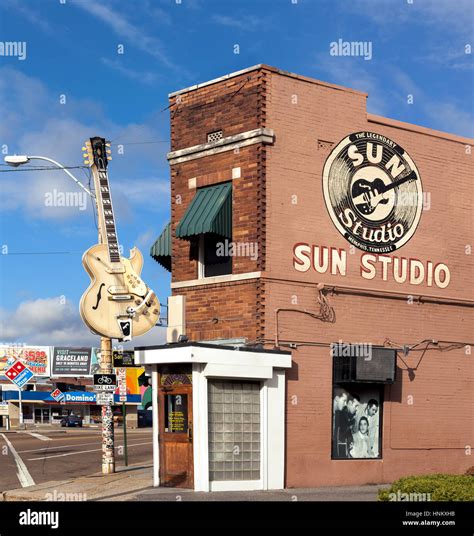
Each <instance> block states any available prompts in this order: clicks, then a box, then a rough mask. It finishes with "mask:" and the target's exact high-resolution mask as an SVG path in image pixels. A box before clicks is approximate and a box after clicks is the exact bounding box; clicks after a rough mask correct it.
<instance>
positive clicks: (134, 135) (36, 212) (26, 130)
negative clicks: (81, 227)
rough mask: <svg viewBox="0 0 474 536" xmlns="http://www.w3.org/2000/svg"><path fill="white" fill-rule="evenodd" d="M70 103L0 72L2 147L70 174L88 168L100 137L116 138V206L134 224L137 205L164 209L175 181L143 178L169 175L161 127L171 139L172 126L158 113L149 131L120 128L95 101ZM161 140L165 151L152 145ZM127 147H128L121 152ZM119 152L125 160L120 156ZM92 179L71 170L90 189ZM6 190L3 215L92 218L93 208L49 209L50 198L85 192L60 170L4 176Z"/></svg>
mask: <svg viewBox="0 0 474 536" xmlns="http://www.w3.org/2000/svg"><path fill="white" fill-rule="evenodd" d="M66 102H67V104H64V105H61V104H59V101H58V96H57V95H54V94H52V92H50V91H48V90H47V89H46V87H45V85H44V84H43V83H42V82H40V81H39V80H38V79H36V78H33V77H29V76H26V75H24V74H23V73H20V72H19V71H17V70H15V69H12V68H4V69H0V117H2V118H3V119H4V121H2V122H0V145H3V144H6V145H7V147H8V149H7V151H8V153H9V154H13V153H16V154H28V155H35V154H36V155H44V156H49V157H52V158H54V159H55V160H58V161H59V162H61V163H62V164H64V165H67V166H70V165H73V166H80V165H82V164H83V161H82V150H81V147H82V146H83V144H84V141H85V140H86V139H88V138H89V137H90V136H93V135H97V134H99V135H100V134H102V135H104V136H105V137H108V138H112V137H115V143H114V145H113V147H112V150H113V160H112V162H111V166H110V181H111V188H112V194H114V193H115V192H116V193H117V196H115V195H114V201H116V206H115V208H116V210H118V211H119V212H118V216H120V215H128V216H130V215H131V214H132V212H133V209H132V205H143V204H147V205H148V206H152V205H153V204H154V206H155V207H156V206H158V204H157V203H158V201H159V200H161V199H164V196H165V195H169V194H168V193H169V186H168V180H167V179H166V178H162V179H158V178H155V177H153V176H152V177H145V178H143V173H144V170H145V169H146V173H147V175H148V174H149V173H150V169H151V170H154V171H155V170H156V171H157V172H158V170H162V171H161V173H162V174H163V175H165V176H166V174H167V173H168V164H167V161H166V153H167V150H168V148H169V142H167V141H166V137H167V135H168V134H167V133H166V135H165V133H164V132H163V134H162V133H161V132H160V131H159V130H158V129H157V127H156V125H157V124H159V125H160V127H161V128H163V131H164V128H165V120H164V118H162V119H161V121H158V120H157V116H156V114H154V113H152V114H150V115H149V117H148V118H147V123H143V124H139V123H129V124H125V125H119V124H116V123H114V122H112V121H110V120H108V119H107V118H106V117H105V116H104V113H103V110H102V109H101V108H100V106H98V105H97V104H96V103H94V102H93V101H88V100H76V99H75V96H74V95H68V96H67V101H66ZM160 139H161V140H165V141H164V143H157V144H149V143H148V142H149V141H156V140H160ZM128 142H130V144H128ZM142 142H146V143H142ZM119 143H123V147H118V146H117V144H119ZM119 149H120V150H121V152H123V154H119ZM44 165H46V166H48V164H45V163H44V162H41V161H32V162H31V166H34V167H37V166H44ZM8 169H9V168H5V167H2V168H1V170H2V171H6V170H8ZM21 169H24V168H21ZM84 171H85V170H81V169H74V170H71V172H72V173H73V174H74V175H75V176H76V177H77V178H78V179H79V180H81V182H83V183H85V182H86V181H87V176H88V173H89V171H88V170H86V171H87V172H86V173H84ZM0 187H1V189H2V204H1V205H0V210H2V211H11V210H16V209H19V208H20V207H21V208H22V209H23V210H25V211H26V212H27V213H28V216H29V217H30V219H67V218H78V217H87V218H90V204H89V207H88V209H87V210H79V209H80V208H81V207H83V205H82V204H81V205H80V206H72V207H71V206H69V207H60V206H53V207H51V206H48V205H47V204H45V195H46V194H48V193H49V194H51V192H53V191H55V190H56V191H58V192H63V193H67V194H73V193H76V192H81V191H80V190H79V189H78V187H77V186H76V185H75V184H74V182H73V181H72V180H71V179H70V178H68V177H67V176H66V175H65V174H64V172H62V171H60V170H56V169H54V170H50V171H36V172H35V171H28V172H26V171H13V170H12V172H11V173H8V172H2V173H0Z"/></svg>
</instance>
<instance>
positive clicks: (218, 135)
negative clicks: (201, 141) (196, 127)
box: [207, 130, 222, 143]
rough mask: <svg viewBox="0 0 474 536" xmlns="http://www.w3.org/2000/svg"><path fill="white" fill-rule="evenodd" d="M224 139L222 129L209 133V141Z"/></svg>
mask: <svg viewBox="0 0 474 536" xmlns="http://www.w3.org/2000/svg"><path fill="white" fill-rule="evenodd" d="M221 139H222V130H216V131H215V132H209V134H208V135H207V143H215V142H216V141H219V140H221Z"/></svg>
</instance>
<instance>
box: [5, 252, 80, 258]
mask: <svg viewBox="0 0 474 536" xmlns="http://www.w3.org/2000/svg"><path fill="white" fill-rule="evenodd" d="M75 253H83V251H16V252H14V253H10V252H9V253H3V254H2V255H0V257H9V256H10V255H71V254H75Z"/></svg>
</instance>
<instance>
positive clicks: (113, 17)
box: [74, 0, 178, 69]
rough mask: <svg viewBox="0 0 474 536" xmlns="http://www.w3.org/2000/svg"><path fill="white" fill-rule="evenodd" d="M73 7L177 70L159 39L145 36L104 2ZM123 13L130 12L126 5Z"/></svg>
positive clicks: (78, 1)
mask: <svg viewBox="0 0 474 536" xmlns="http://www.w3.org/2000/svg"><path fill="white" fill-rule="evenodd" d="M74 5H75V6H77V7H79V8H81V9H83V10H84V11H86V12H87V13H89V14H90V15H92V16H94V17H96V18H97V19H99V20H101V21H102V22H103V23H104V24H106V25H107V26H109V27H110V28H111V29H112V30H113V31H114V32H115V33H116V34H117V35H118V36H120V37H122V38H123V39H125V40H126V41H127V42H128V43H130V45H131V46H133V47H135V48H137V49H138V50H141V51H142V52H146V53H147V54H150V55H151V56H153V57H154V58H156V59H158V60H159V61H161V62H162V63H163V65H165V66H166V67H169V68H172V69H178V66H177V65H175V64H174V63H173V62H172V61H171V60H170V59H169V57H168V55H167V54H166V52H165V51H164V47H163V45H162V43H161V41H160V40H159V39H157V38H156V37H153V36H152V35H149V34H147V32H146V31H145V29H144V28H143V27H139V26H137V25H135V24H133V23H132V22H131V21H130V20H129V19H127V18H126V17H125V16H124V15H123V14H122V13H119V12H118V11H117V10H114V9H113V8H112V7H111V6H110V5H107V4H106V3H104V2H91V1H89V0H75V1H74ZM123 5H124V4H121V6H122V7H123ZM125 12H130V8H129V6H128V5H127V8H126V9H125ZM132 12H133V10H132Z"/></svg>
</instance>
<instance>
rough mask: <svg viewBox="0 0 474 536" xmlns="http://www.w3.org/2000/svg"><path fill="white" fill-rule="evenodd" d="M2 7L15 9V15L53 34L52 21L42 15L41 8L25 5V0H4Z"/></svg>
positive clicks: (10, 9)
mask: <svg viewBox="0 0 474 536" xmlns="http://www.w3.org/2000/svg"><path fill="white" fill-rule="evenodd" d="M1 7H3V8H5V9H7V10H9V11H14V12H15V15H16V16H17V17H19V18H20V19H21V18H23V19H25V20H27V21H28V22H30V23H31V24H33V25H34V26H35V27H36V28H39V29H41V30H42V31H43V32H45V33H47V34H53V33H54V29H53V27H52V26H51V24H50V22H49V21H48V20H46V19H45V18H44V17H42V15H41V13H40V11H39V10H36V9H34V8H33V7H32V6H31V3H30V5H28V6H25V2H24V1H22V0H2V5H1Z"/></svg>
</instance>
